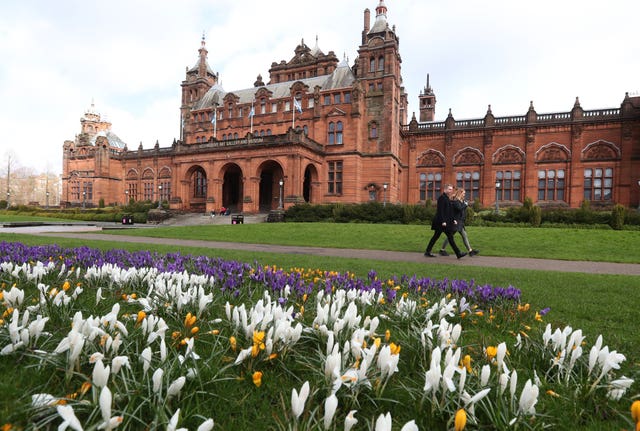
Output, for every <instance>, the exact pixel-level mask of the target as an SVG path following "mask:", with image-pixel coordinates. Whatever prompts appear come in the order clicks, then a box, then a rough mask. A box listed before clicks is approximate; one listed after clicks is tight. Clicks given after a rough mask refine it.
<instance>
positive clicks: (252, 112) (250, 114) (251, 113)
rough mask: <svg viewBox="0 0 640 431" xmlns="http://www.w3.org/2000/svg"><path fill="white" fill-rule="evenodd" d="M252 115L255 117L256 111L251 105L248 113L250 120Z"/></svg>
mask: <svg viewBox="0 0 640 431" xmlns="http://www.w3.org/2000/svg"><path fill="white" fill-rule="evenodd" d="M254 115H256V111H255V110H254V109H253V105H251V110H250V111H249V118H252V117H253V116H254Z"/></svg>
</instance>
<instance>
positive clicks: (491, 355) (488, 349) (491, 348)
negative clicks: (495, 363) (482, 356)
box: [484, 346, 498, 361]
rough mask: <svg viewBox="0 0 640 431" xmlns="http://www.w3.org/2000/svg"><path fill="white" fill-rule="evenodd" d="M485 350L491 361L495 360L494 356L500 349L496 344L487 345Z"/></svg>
mask: <svg viewBox="0 0 640 431" xmlns="http://www.w3.org/2000/svg"><path fill="white" fill-rule="evenodd" d="M484 351H485V353H486V354H487V358H488V359H489V361H491V360H493V358H495V357H496V355H497V354H498V349H497V348H496V346H487V347H486V348H485V349H484Z"/></svg>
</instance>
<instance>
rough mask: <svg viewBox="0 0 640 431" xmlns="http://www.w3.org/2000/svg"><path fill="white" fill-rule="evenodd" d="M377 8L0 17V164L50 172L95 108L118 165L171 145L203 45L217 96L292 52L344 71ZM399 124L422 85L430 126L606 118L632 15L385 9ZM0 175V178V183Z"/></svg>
mask: <svg viewBox="0 0 640 431" xmlns="http://www.w3.org/2000/svg"><path fill="white" fill-rule="evenodd" d="M378 1H379V0H323V1H317V0H273V1H271V2H266V1H258V0H183V1H175V0H126V1H125V0H109V1H93V0H55V1H52V0H20V1H10V0H7V1H4V0H3V1H1V2H0V161H4V163H6V159H7V155H8V154H11V155H12V159H13V161H14V162H15V163H14V166H15V165H17V166H26V167H32V168H33V169H34V170H35V171H36V172H46V171H48V172H57V173H59V172H61V171H62V145H63V143H64V141H65V140H73V139H74V137H75V135H76V134H77V133H78V132H79V130H80V122H79V120H80V117H81V116H82V115H83V113H84V112H85V111H86V110H87V109H88V108H89V107H90V105H91V102H92V100H93V101H94V102H95V108H96V110H97V111H98V112H100V113H101V114H102V115H104V116H106V117H107V118H108V119H109V120H110V121H111V122H112V124H113V126H112V131H113V132H114V133H116V134H117V135H118V136H119V137H120V138H121V139H122V140H123V141H125V142H126V143H127V144H128V146H129V149H136V148H137V147H138V145H139V144H140V142H142V145H143V147H144V148H151V147H153V145H154V144H155V142H156V140H157V141H159V143H160V146H161V147H166V146H169V145H171V143H172V141H173V139H174V138H177V137H179V108H180V97H181V94H180V83H181V82H182V80H183V79H184V78H185V68H186V67H191V66H193V65H194V64H195V62H196V60H197V55H198V52H197V51H198V48H199V47H200V39H201V37H202V34H203V32H204V34H205V37H206V43H207V49H208V50H209V58H208V61H209V65H210V66H211V68H212V69H213V70H214V71H216V72H218V73H219V74H220V80H221V83H222V86H223V87H224V89H225V90H226V91H233V90H239V89H244V88H249V87H252V86H253V82H254V81H255V80H256V76H257V75H258V74H261V75H262V76H263V78H264V80H265V82H266V81H267V80H268V76H269V73H268V70H269V67H270V66H271V63H272V62H274V61H276V62H280V61H281V60H286V61H288V60H290V59H291V58H292V57H293V55H294V52H293V50H294V49H295V47H296V46H297V45H298V44H299V43H300V40H301V39H304V41H305V43H306V44H307V45H309V46H310V47H313V45H314V44H315V39H316V36H317V37H318V40H319V46H320V48H321V49H322V50H323V51H324V52H325V53H327V52H328V51H331V50H332V51H334V52H335V53H336V55H337V56H338V57H339V58H342V57H343V56H345V55H346V56H347V57H348V59H349V64H352V63H353V59H354V58H355V57H356V54H357V49H358V46H359V44H360V41H361V31H362V28H363V11H364V9H365V8H369V9H370V10H371V21H372V24H373V20H374V19H375V8H376V6H377V5H378ZM385 3H386V5H387V8H388V13H387V17H388V21H389V23H390V25H395V26H396V33H397V35H398V36H399V38H400V53H401V56H402V75H403V80H404V85H405V90H406V92H407V93H408V95H409V115H411V113H412V112H416V115H417V111H418V95H419V93H420V91H421V90H422V89H423V88H424V86H425V84H426V76H427V73H429V74H430V83H431V86H432V88H433V89H434V91H435V93H436V98H437V105H436V121H442V120H444V119H445V118H446V116H447V114H448V111H449V108H451V110H452V113H453V116H454V118H456V119H458V120H459V119H469V118H481V117H484V115H485V113H486V111H487V106H488V105H489V104H490V105H491V107H492V111H493V114H494V115H495V116H509V115H523V114H524V113H526V111H527V109H528V107H529V101H533V104H534V107H535V109H536V111H537V112H538V113H552V112H567V111H570V110H571V108H572V106H573V103H574V101H575V98H576V96H579V97H580V102H581V105H582V107H583V108H584V109H585V110H589V109H601V108H617V107H619V106H620V103H621V102H622V100H623V98H624V94H625V92H629V93H631V94H637V93H638V92H639V90H640V48H639V44H638V31H637V28H638V25H639V22H640V1H638V0H608V1H606V2H605V1H602V0H600V1H595V0H538V1H535V2H524V1H521V0H486V1H480V0H457V1H450V0H385ZM5 171H6V168H5V167H0V172H5Z"/></svg>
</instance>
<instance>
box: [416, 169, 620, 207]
mask: <svg viewBox="0 0 640 431" xmlns="http://www.w3.org/2000/svg"><path fill="white" fill-rule="evenodd" d="M521 176H522V174H521V172H520V171H519V170H503V171H497V172H496V175H495V189H496V199H497V200H500V201H521V199H522V196H523V195H522V178H521ZM442 187H443V184H442V172H425V173H420V175H419V185H418V189H419V198H420V200H421V201H426V200H437V199H438V196H439V195H440V194H441V193H442ZM455 187H457V188H463V189H464V190H465V192H466V194H467V197H468V199H469V200H470V201H472V200H476V199H479V197H480V172H479V171H460V172H456V183H455ZM537 189H538V196H537V197H538V199H537V200H538V201H564V200H565V199H566V197H567V182H566V172H565V170H564V169H541V170H538V184H537ZM583 191H584V194H583V198H584V200H588V201H610V200H612V199H613V168H586V169H585V170H584V182H583Z"/></svg>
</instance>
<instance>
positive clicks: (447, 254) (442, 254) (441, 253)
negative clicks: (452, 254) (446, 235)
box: [440, 250, 449, 256]
mask: <svg viewBox="0 0 640 431" xmlns="http://www.w3.org/2000/svg"><path fill="white" fill-rule="evenodd" d="M440 256H449V253H447V251H446V250H440Z"/></svg>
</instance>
